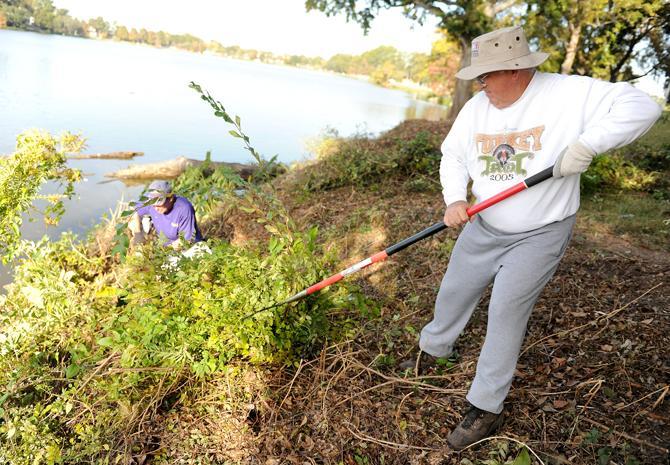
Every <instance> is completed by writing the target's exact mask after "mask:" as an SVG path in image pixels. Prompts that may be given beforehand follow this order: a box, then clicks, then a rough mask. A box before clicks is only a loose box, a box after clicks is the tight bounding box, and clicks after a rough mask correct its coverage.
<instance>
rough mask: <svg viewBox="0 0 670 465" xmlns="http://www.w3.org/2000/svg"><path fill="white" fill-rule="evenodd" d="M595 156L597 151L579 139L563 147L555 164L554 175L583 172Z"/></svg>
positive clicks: (559, 176)
mask: <svg viewBox="0 0 670 465" xmlns="http://www.w3.org/2000/svg"><path fill="white" fill-rule="evenodd" d="M594 156H596V152H594V151H593V150H591V149H590V148H589V147H587V146H586V145H584V144H582V143H581V142H579V141H578V140H577V141H574V142H573V143H572V144H570V145H568V146H567V147H566V148H565V149H563V151H562V152H561V154H560V155H559V156H558V159H557V160H556V163H555V164H554V172H553V175H554V177H555V178H562V177H563V176H570V175H572V174H579V173H583V172H584V171H586V170H587V169H588V167H589V165H590V164H591V160H593V157H594Z"/></svg>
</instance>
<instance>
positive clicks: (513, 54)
mask: <svg viewBox="0 0 670 465" xmlns="http://www.w3.org/2000/svg"><path fill="white" fill-rule="evenodd" d="M548 57H549V54H548V53H544V52H531V51H530V49H529V48H528V41H527V40H526V35H525V34H524V33H523V29H521V26H512V27H505V28H502V29H497V30H495V31H491V32H488V33H486V34H484V35H481V36H479V37H475V38H474V39H473V40H472V60H471V64H470V66H466V67H465V68H463V69H462V70H460V71H459V72H458V73H456V77H457V78H458V79H464V80H468V79H474V78H476V77H477V76H481V75H482V74H485V73H490V72H492V71H501V70H505V69H525V68H534V67H535V66H538V65H539V64H541V63H543V62H544V61H545V60H546V59H547V58H548Z"/></svg>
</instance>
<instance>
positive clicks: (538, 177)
mask: <svg viewBox="0 0 670 465" xmlns="http://www.w3.org/2000/svg"><path fill="white" fill-rule="evenodd" d="M553 170H554V167H553V165H552V166H550V167H549V168H546V169H544V170H542V171H540V172H539V173H537V174H534V175H533V176H531V177H529V178H528V179H526V180H524V181H521V182H520V183H518V184H515V185H513V186H512V187H510V188H508V189H505V190H504V191H502V192H500V193H499V194H496V195H494V196H493V197H491V198H489V199H486V200H484V201H482V202H480V203H478V204H475V205H473V206H471V207H470V208H468V209H467V214H468V216H473V215H475V214H477V213H479V212H480V211H482V210H484V209H486V208H488V207H490V206H491V205H495V204H496V203H498V202H500V201H502V200H505V199H506V198H507V197H511V196H513V195H514V194H517V193H519V192H521V191H524V190H526V189H528V188H530V187H533V186H534V185H535V184H539V183H541V182H542V181H545V180H547V179H549V178H551V177H552V172H553ZM446 228H447V225H445V224H444V222H443V221H440V222H439V223H435V224H434V225H432V226H430V227H428V228H426V229H424V230H423V231H421V232H418V233H416V234H414V235H413V236H411V237H408V238H407V239H405V240H402V241H400V242H398V243H397V244H393V245H392V246H390V247H387V248H386V249H384V250H382V251H381V252H377V253H376V254H374V255H372V256H370V257H368V258H366V259H365V260H361V261H360V262H358V263H356V264H355V265H352V266H350V267H349V268H347V269H346V270H343V271H340V272H339V273H336V274H334V275H332V276H330V277H329V278H326V279H324V280H323V281H321V282H318V283H316V284H314V285H313V286H310V287H308V288H307V289H305V290H303V291H300V292H298V293H297V294H295V295H294V296H292V297H289V298H288V299H286V300H284V301H282V302H278V303H276V304H273V305H270V306H269V307H265V308H262V309H260V310H258V311H256V312H254V313H251V314H249V315H247V316H245V317H244V318H242V319H243V320H246V319H247V318H251V317H252V316H254V315H256V314H258V313H261V312H264V311H266V310H270V309H271V308H275V307H279V306H280V305H285V304H290V303H291V302H295V301H296V300H300V299H302V298H303V297H307V296H308V295H310V294H314V293H315V292H318V291H320V290H321V289H324V288H326V287H328V286H330V285H331V284H335V283H336V282H338V281H339V280H341V279H342V278H344V277H345V276H348V275H350V274H353V273H356V272H357V271H360V270H362V269H363V268H365V267H367V266H370V265H372V264H373V263H379V262H382V261H384V260H386V259H387V258H388V257H390V256H391V255H393V254H394V253H397V252H400V251H401V250H403V249H406V248H407V247H409V246H410V245H412V244H414V243H416V242H419V241H420V240H423V239H425V238H427V237H430V236H432V235H433V234H435V233H438V232H440V231H442V230H443V229H446Z"/></svg>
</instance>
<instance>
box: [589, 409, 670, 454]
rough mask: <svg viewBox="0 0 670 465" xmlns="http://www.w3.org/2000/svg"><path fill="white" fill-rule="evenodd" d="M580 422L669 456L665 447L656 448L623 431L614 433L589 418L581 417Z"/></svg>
mask: <svg viewBox="0 0 670 465" xmlns="http://www.w3.org/2000/svg"><path fill="white" fill-rule="evenodd" d="M581 419H582V420H584V421H585V422H587V423H591V424H592V425H593V426H597V427H598V428H600V429H601V430H603V431H605V432H607V431H610V430H611V431H613V432H614V433H615V434H618V435H619V436H621V437H623V438H626V439H628V440H629V441H633V442H635V443H637V444H640V445H643V446H646V447H651V448H652V449H656V450H659V451H661V452H663V453H664V454H670V450H668V449H666V448H665V447H662V446H658V445H656V444H653V443H651V442H649V441H645V440H644V439H640V438H636V437H635V436H631V435H630V434H627V433H624V432H623V431H616V430H615V429H614V428H611V427H609V426H607V425H603V424H602V423H599V422H597V421H595V420H591V419H590V418H586V417H582V418H581Z"/></svg>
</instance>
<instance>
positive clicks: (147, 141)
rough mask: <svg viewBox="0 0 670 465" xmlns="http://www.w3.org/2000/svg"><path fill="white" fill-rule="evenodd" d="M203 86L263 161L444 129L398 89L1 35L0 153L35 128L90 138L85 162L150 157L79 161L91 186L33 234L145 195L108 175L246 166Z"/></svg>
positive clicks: (168, 52)
mask: <svg viewBox="0 0 670 465" xmlns="http://www.w3.org/2000/svg"><path fill="white" fill-rule="evenodd" d="M190 81H195V82H197V83H199V84H200V85H202V86H203V88H204V89H207V90H208V91H209V92H210V93H211V94H212V95H213V96H214V97H215V98H217V99H218V100H220V101H221V102H222V103H223V104H224V106H225V107H226V109H227V110H228V111H229V112H230V113H231V114H237V115H239V116H240V117H241V119H242V127H243V129H244V130H245V132H246V133H247V134H248V135H249V136H250V137H251V142H252V145H253V146H254V147H255V148H256V149H257V150H258V151H259V152H260V153H261V154H263V155H264V156H266V157H268V158H269V157H271V156H273V155H275V154H277V155H278V159H279V160H280V161H283V162H286V163H290V162H292V161H295V160H301V159H304V158H307V157H308V156H309V153H308V151H307V149H306V146H305V143H306V141H308V140H310V139H312V138H314V137H316V136H318V135H319V134H320V133H322V131H324V130H325V129H328V128H333V129H336V130H337V131H338V132H339V133H340V134H341V135H351V134H353V133H356V132H371V133H378V132H380V131H384V130H387V129H390V128H392V127H393V126H395V125H396V124H398V123H399V122H400V121H403V120H405V119H408V118H416V117H419V118H429V119H439V118H441V117H444V116H445V109H444V107H440V106H437V105H432V104H429V103H426V102H421V101H417V100H414V99H412V98H411V96H409V95H408V94H406V93H404V92H400V91H395V90H390V89H385V88H381V87H378V86H374V85H371V84H369V83H367V82H364V81H360V80H356V79H351V78H346V77H342V76H337V75H333V74H329V73H325V72H319V71H310V70H303V69H297V68H290V67H284V66H275V65H268V64H262V63H256V62H245V61H237V60H231V59H226V58H222V57H218V56H213V55H200V54H195V53H189V52H185V51H180V50H172V49H156V48H152V47H147V46H141V45H133V44H128V43H118V42H111V41H95V40H87V39H78V38H73V37H62V36H55V35H42V34H36V33H30V32H19V31H8V30H0V108H1V110H2V112H1V113H0V154H3V153H4V154H7V153H11V152H12V151H13V149H14V146H15V140H16V136H17V134H19V133H21V132H22V131H24V130H26V129H29V128H41V129H45V130H47V131H50V132H52V133H60V132H62V131H66V130H68V131H72V132H77V133H81V134H82V135H83V136H84V137H85V138H86V139H87V141H88V143H87V150H86V152H87V153H99V152H114V151H126V150H132V151H141V152H144V156H142V157H138V158H136V159H135V160H133V161H130V160H78V161H74V160H73V161H71V162H70V164H71V166H73V167H75V168H79V169H81V170H82V171H83V172H84V174H85V178H86V181H85V182H82V183H80V184H79V185H78V186H77V194H78V197H77V198H76V199H73V200H72V201H71V202H69V203H68V205H67V213H66V216H65V217H64V218H63V221H62V222H61V225H60V226H58V227H56V228H48V230H47V228H46V227H45V226H44V225H43V224H42V222H41V221H37V222H34V223H30V224H27V225H26V227H25V228H24V236H25V237H27V238H29V239H36V238H39V237H41V236H42V235H43V234H45V233H48V234H49V235H50V236H52V237H53V236H55V235H57V234H59V233H60V231H63V230H66V229H69V230H73V231H75V232H78V233H81V232H83V231H86V230H88V229H89V228H90V227H91V226H92V225H93V224H95V223H97V222H99V220H100V218H101V216H102V215H103V214H104V213H106V212H108V211H109V209H110V208H112V207H114V206H115V205H116V203H117V201H118V200H119V199H120V198H121V197H122V196H123V197H124V198H125V199H128V198H135V197H136V196H137V194H138V193H139V191H140V189H141V188H140V187H137V186H134V187H132V186H131V187H129V186H125V185H124V184H123V183H121V182H119V181H112V182H109V181H108V179H106V178H105V177H104V174H105V173H109V172H112V171H115V170H117V169H120V168H125V167H126V166H128V165H129V164H131V163H149V162H156V161H161V160H169V159H173V158H175V157H176V156H180V155H183V156H187V157H190V158H199V159H203V158H204V156H205V153H206V152H207V151H208V150H211V151H212V158H213V159H214V160H217V161H235V162H249V161H250V157H249V155H248V154H247V152H246V151H245V150H244V149H243V147H242V146H241V144H240V143H239V142H240V141H239V140H238V139H234V138H232V137H231V136H229V135H228V130H229V129H230V127H229V126H228V125H226V124H225V123H224V122H223V121H222V120H221V119H219V118H216V117H214V115H213V114H212V111H211V109H210V107H209V106H208V105H207V104H206V103H205V102H203V101H202V100H200V98H199V96H198V94H197V93H196V92H194V91H193V90H191V89H189V88H188V83H189V82H190Z"/></svg>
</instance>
